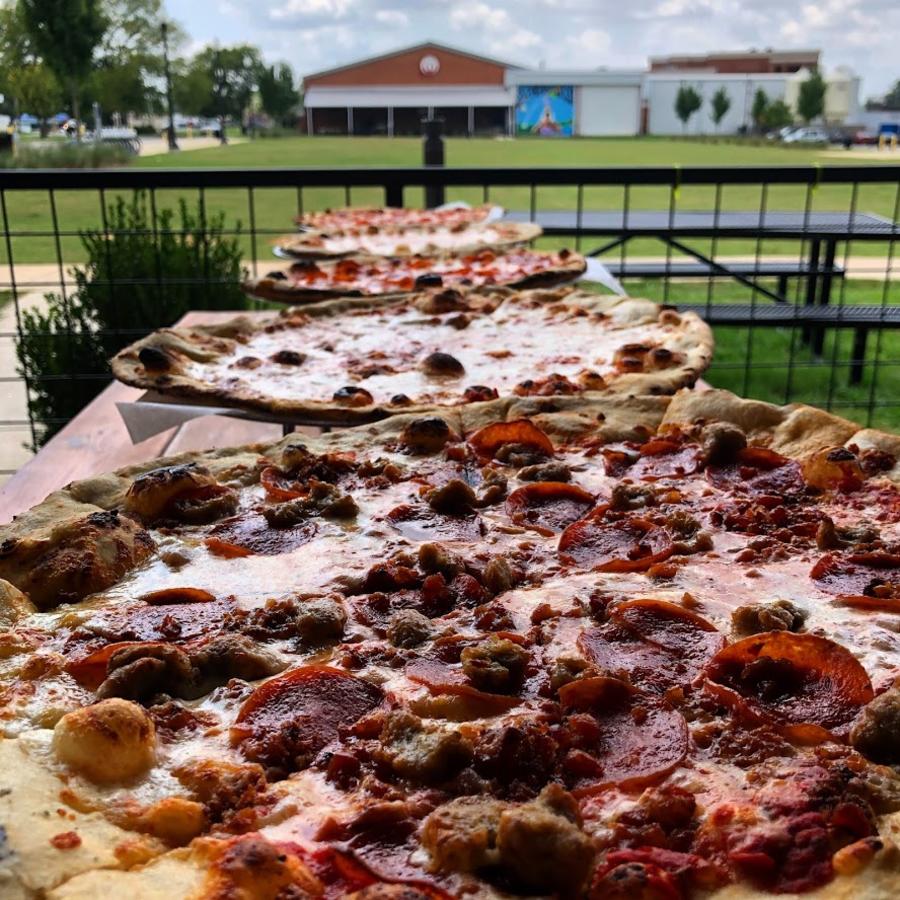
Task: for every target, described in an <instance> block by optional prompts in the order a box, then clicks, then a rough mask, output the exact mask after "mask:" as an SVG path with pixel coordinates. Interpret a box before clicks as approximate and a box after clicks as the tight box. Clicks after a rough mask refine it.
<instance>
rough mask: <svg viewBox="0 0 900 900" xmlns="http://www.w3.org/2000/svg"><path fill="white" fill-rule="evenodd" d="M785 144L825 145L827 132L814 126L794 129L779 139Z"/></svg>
mask: <svg viewBox="0 0 900 900" xmlns="http://www.w3.org/2000/svg"><path fill="white" fill-rule="evenodd" d="M781 140H782V141H783V142H784V143H785V144H827V143H828V132H827V131H826V130H825V129H824V128H819V127H818V126H816V125H808V126H806V127H805V128H795V129H794V130H793V131H792V132H791V133H790V134H787V135H785V136H784V137H783V138H782V139H781Z"/></svg>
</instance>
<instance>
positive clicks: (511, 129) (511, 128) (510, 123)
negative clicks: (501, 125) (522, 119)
mask: <svg viewBox="0 0 900 900" xmlns="http://www.w3.org/2000/svg"><path fill="white" fill-rule="evenodd" d="M515 133H516V108H515V107H514V106H507V107H506V136H507V137H515Z"/></svg>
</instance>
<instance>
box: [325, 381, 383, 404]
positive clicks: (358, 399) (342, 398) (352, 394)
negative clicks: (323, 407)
mask: <svg viewBox="0 0 900 900" xmlns="http://www.w3.org/2000/svg"><path fill="white" fill-rule="evenodd" d="M332 399H333V400H334V401H335V403H339V404H340V405H341V406H369V405H370V404H371V403H374V402H375V398H374V397H373V396H372V395H371V394H370V393H369V392H368V391H367V390H366V389H365V388H361V387H356V385H353V384H347V385H344V387H342V388H338V389H337V390H336V391H335V392H334V394H333V395H332Z"/></svg>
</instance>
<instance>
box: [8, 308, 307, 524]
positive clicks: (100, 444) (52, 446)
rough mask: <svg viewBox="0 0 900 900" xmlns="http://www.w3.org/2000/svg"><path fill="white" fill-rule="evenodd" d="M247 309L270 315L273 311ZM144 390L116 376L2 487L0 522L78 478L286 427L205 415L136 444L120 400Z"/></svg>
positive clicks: (198, 318) (202, 316)
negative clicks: (119, 404) (122, 415)
mask: <svg viewBox="0 0 900 900" xmlns="http://www.w3.org/2000/svg"><path fill="white" fill-rule="evenodd" d="M235 315H237V313H232V312H191V313H188V314H187V315H186V316H184V317H183V318H182V319H181V320H180V321H179V322H178V325H182V326H188V327H190V326H192V325H207V324H212V323H215V322H218V321H222V320H224V319H230V318H232V317H233V316H235ZM248 315H250V316H269V315H271V313H248ZM143 393H144V392H143V391H142V390H140V389H139V388H132V387H128V386H127V385H124V384H119V383H117V382H114V383H113V384H111V385H109V387H107V388H106V389H105V390H104V391H103V392H102V393H100V394H98V395H97V396H96V397H95V398H94V399H93V400H92V401H91V402H90V403H89V404H88V405H87V406H86V407H85V408H84V409H83V410H82V411H81V412H80V413H78V415H77V416H75V418H74V419H72V421H71V422H69V423H68V424H67V425H65V426H64V427H63V428H62V429H61V430H60V431H59V432H58V433H57V434H55V435H54V436H53V437H52V438H51V439H50V440H49V441H48V442H47V444H46V445H45V446H44V447H42V448H41V450H40V451H39V452H38V453H37V454H36V455H35V456H34V457H33V458H32V459H30V460H29V461H28V462H27V463H26V464H25V465H24V466H22V468H21V469H19V471H18V472H16V474H15V475H13V476H12V477H11V478H10V479H9V480H8V481H7V482H6V483H5V484H4V485H3V486H2V487H0V523H5V522H8V521H9V520H10V519H11V518H12V517H13V516H15V515H18V514H19V513H20V512H23V511H24V510H26V509H29V508H30V507H32V506H34V505H35V504H37V503H40V502H41V500H43V499H44V498H45V497H46V496H47V495H48V494H50V493H52V492H53V491H56V490H59V489H60V488H61V487H65V485H67V484H69V482H71V481H77V480H78V479H80V478H88V477H90V476H91V475H99V474H100V473H102V472H110V471H112V470H114V469H119V468H121V467H123V466H128V465H132V464H133V463H139V462H144V461H146V460H149V459H155V458H157V457H161V456H170V455H172V454H174V453H181V452H183V451H186V450H207V449H210V448H214V447H228V446H232V445H236V444H249V443H253V442H255V441H266V440H277V439H278V438H279V437H280V436H281V433H282V429H281V426H280V425H275V424H271V423H267V422H248V421H246V420H243V419H232V418H229V417H226V416H204V417H203V418H201V419H192V420H191V421H189V422H186V423H185V424H184V425H181V426H180V427H178V428H170V429H169V430H168V431H165V432H162V433H160V434H157V435H154V436H153V437H151V438H148V439H147V440H145V441H141V443H139V444H132V442H131V438H130V437H129V436H128V431H127V429H126V428H125V423H124V422H123V421H122V417H121V416H120V415H119V411H118V410H117V409H116V404H117V403H123V402H125V403H127V402H133V401H135V400H137V398H138V397H140V396H141V395H142V394H143ZM304 430H305V429H304Z"/></svg>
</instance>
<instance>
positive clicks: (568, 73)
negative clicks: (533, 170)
mask: <svg viewBox="0 0 900 900" xmlns="http://www.w3.org/2000/svg"><path fill="white" fill-rule="evenodd" d="M505 80H506V85H507V86H508V87H509V88H510V89H512V90H513V91H514V92H515V93H516V95H517V97H518V96H519V94H520V88H523V87H525V88H528V87H553V86H557V85H559V86H568V87H571V89H572V99H573V103H574V121H573V125H572V131H573V133H574V134H576V135H581V136H584V137H612V136H619V135H635V134H640V131H641V84H642V82H643V80H644V73H643V72H640V71H611V70H606V69H597V70H594V71H585V70H584V69H581V70H566V69H560V70H554V71H550V70H544V69H540V70H534V69H507V70H506V79H505Z"/></svg>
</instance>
